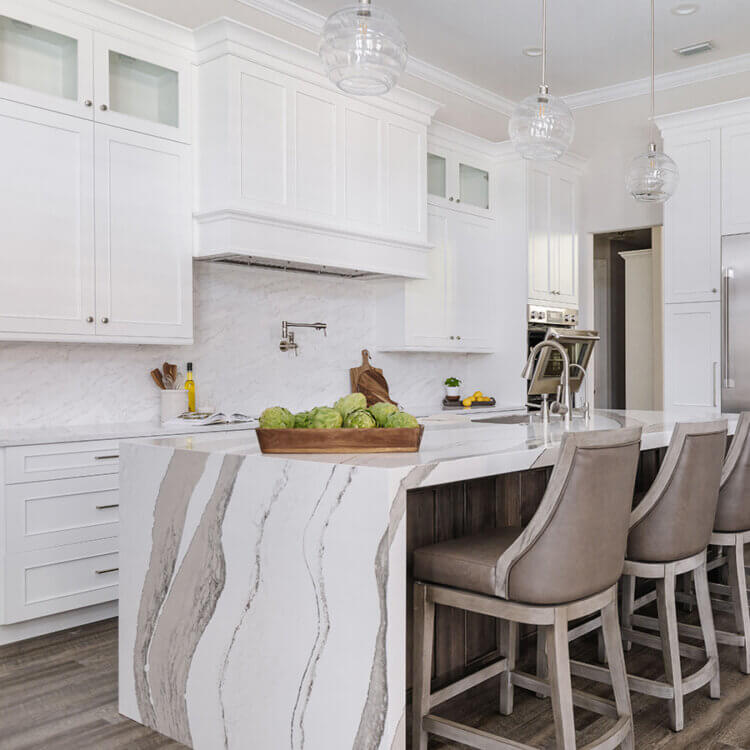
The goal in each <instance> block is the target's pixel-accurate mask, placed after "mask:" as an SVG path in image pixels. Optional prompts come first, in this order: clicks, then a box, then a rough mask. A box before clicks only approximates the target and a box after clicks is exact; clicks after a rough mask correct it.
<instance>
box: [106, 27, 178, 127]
mask: <svg viewBox="0 0 750 750" xmlns="http://www.w3.org/2000/svg"><path fill="white" fill-rule="evenodd" d="M94 49H95V64H94V76H95V89H96V102H95V103H96V120H97V122H101V123H104V124H105V125H114V126H116V127H120V128H127V129H128V130H134V131H136V132H139V133H146V134H147V135H156V136H159V137H161V138H169V139H171V140H177V141H186V142H189V141H190V129H189V124H190V120H189V114H190V94H191V77H192V73H191V66H190V64H189V63H187V62H185V61H183V60H180V59H176V58H174V57H170V56H165V55H163V54H162V53H161V52H160V51H159V50H155V49H152V48H150V47H141V46H140V45H137V44H133V43H132V42H130V41H128V40H125V39H117V38H115V37H108V36H105V35H104V34H97V35H96V38H95V42H94Z"/></svg>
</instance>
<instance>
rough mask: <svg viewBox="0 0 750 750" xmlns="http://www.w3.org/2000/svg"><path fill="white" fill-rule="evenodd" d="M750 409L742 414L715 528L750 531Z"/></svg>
mask: <svg viewBox="0 0 750 750" xmlns="http://www.w3.org/2000/svg"><path fill="white" fill-rule="evenodd" d="M749 436H750V412H743V413H742V414H740V419H739V421H738V422H737V430H736V431H735V433H734V438H732V445H731V446H730V448H729V452H728V453H727V457H726V459H725V460H724V469H723V470H722V472H721V489H720V490H719V504H718V506H717V507H716V521H715V522H714V531H726V532H732V533H736V532H740V531H749V530H750V439H748V437H749Z"/></svg>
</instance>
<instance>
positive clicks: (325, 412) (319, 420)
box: [310, 406, 344, 430]
mask: <svg viewBox="0 0 750 750" xmlns="http://www.w3.org/2000/svg"><path fill="white" fill-rule="evenodd" d="M343 421H344V420H343V419H342V417H341V414H339V412H337V411H336V409H331V408H329V407H328V406H317V407H316V408H315V409H313V410H312V412H311V415H310V427H311V428H312V429H315V430H333V429H336V428H338V427H341V423H342V422H343Z"/></svg>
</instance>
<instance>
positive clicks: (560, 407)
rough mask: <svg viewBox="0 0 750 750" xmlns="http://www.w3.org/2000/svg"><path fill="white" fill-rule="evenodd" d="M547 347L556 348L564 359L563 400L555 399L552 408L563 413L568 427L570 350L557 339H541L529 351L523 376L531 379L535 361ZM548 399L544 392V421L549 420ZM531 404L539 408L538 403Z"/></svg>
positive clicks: (558, 412) (561, 383) (561, 381)
mask: <svg viewBox="0 0 750 750" xmlns="http://www.w3.org/2000/svg"><path fill="white" fill-rule="evenodd" d="M547 347H549V348H550V349H554V350H555V351H556V352H557V353H558V354H559V355H560V357H561V358H562V361H563V366H562V373H561V374H560V386H561V389H562V401H555V402H554V403H553V404H552V409H553V411H554V413H557V414H562V416H563V419H564V420H565V425H566V427H567V426H569V425H570V359H569V358H568V352H567V351H566V350H565V347H564V346H563V345H562V344H561V343H560V342H559V341H555V339H545V340H544V341H540V342H539V343H538V344H537V345H536V346H535V347H534V348H533V349H532V350H531V352H530V353H529V359H528V361H527V362H526V367H524V368H523V371H522V372H521V377H522V378H524V379H525V380H531V378H532V376H533V375H534V370H535V366H534V363H535V360H536V358H537V355H538V354H539V352H541V351H542V349H545V348H547ZM547 399H548V396H547V394H546V393H543V394H542V407H541V409H542V420H543V421H544V422H549V412H550V408H549V406H548V403H547ZM531 405H532V406H534V407H536V408H538V405H537V404H531Z"/></svg>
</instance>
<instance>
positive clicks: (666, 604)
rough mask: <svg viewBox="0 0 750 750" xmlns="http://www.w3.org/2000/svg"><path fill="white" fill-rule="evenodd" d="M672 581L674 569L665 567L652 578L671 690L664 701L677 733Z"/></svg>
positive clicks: (679, 702)
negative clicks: (666, 703) (654, 578)
mask: <svg viewBox="0 0 750 750" xmlns="http://www.w3.org/2000/svg"><path fill="white" fill-rule="evenodd" d="M676 583H677V582H676V580H675V574H674V570H673V569H671V568H667V573H666V574H665V576H664V578H659V579H657V581H656V604H657V608H658V610H659V631H660V633H661V642H662V647H663V649H664V651H663V656H664V672H665V674H666V678H667V683H668V684H669V685H671V686H672V689H673V690H674V698H671V699H670V700H669V701H668V704H669V719H670V724H671V726H672V729H673V731H675V732H679V731H681V730H682V729H683V727H684V726H685V710H684V700H683V693H682V668H681V667H680V642H679V639H678V635H677V604H676V601H675V585H676Z"/></svg>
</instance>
